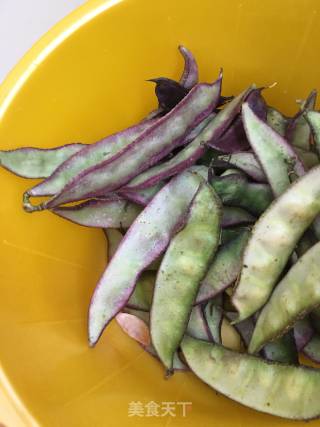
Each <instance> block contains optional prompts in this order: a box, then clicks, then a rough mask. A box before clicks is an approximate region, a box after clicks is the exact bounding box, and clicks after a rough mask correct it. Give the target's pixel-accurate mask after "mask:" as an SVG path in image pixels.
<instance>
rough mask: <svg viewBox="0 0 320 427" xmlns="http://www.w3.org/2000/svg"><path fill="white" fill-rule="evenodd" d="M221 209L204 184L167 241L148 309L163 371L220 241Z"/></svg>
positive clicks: (169, 362) (176, 344) (176, 345)
mask: <svg viewBox="0 0 320 427" xmlns="http://www.w3.org/2000/svg"><path fill="white" fill-rule="evenodd" d="M220 216H221V207H220V201H219V198H218V196H217V195H216V194H215V192H214V190H213V189H212V188H211V187H210V186H209V185H207V184H203V185H202V186H201V188H200V190H199V192H198V194H197V195H196V197H195V199H194V201H193V203H192V205H191V209H190V212H189V215H188V219H187V222H186V225H185V227H184V228H183V230H181V231H180V232H179V233H178V234H176V236H175V237H174V238H173V239H172V240H171V242H170V245H169V247H168V249H167V251H166V253H165V255H164V257H163V260H162V263H161V266H160V269H159V271H158V275H157V280H156V286H155V291H154V296H153V301H152V308H151V336H152V343H153V345H154V347H155V349H156V351H157V353H158V355H159V357H160V359H161V360H162V362H163V364H164V365H165V367H166V368H167V369H168V370H169V371H170V370H171V369H172V357H173V354H174V353H175V351H176V350H177V348H178V346H179V343H180V341H181V339H182V337H183V335H184V333H185V330H186V326H187V323H188V318H189V316H190V313H191V310H192V304H193V301H194V299H195V297H196V294H197V291H198V287H199V285H200V281H201V279H202V278H203V276H204V275H205V273H206V269H207V267H208V264H209V262H210V260H211V258H212V257H213V255H214V253H215V251H216V249H217V246H218V244H219V237H220Z"/></svg>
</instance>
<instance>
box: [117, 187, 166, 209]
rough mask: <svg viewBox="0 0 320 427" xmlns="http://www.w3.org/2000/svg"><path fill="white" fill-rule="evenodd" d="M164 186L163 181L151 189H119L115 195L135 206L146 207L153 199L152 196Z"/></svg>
mask: <svg viewBox="0 0 320 427" xmlns="http://www.w3.org/2000/svg"><path fill="white" fill-rule="evenodd" d="M163 186H164V181H160V182H158V183H157V184H155V185H152V186H151V187H148V188H144V189H142V190H132V191H131V190H125V189H123V188H120V190H119V191H118V192H117V194H118V195H119V196H120V197H123V198H124V199H126V200H129V201H130V202H133V203H135V204H137V205H141V206H146V205H147V204H148V203H150V201H151V200H152V199H153V198H154V196H155V195H156V194H157V193H158V192H159V191H160V190H161V188H162V187H163Z"/></svg>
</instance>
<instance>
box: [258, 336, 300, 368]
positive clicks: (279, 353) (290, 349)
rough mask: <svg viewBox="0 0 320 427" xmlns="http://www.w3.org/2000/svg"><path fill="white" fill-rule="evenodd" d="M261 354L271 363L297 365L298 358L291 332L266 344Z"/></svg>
mask: <svg viewBox="0 0 320 427" xmlns="http://www.w3.org/2000/svg"><path fill="white" fill-rule="evenodd" d="M261 354H262V355H263V357H264V358H265V359H267V360H270V361H272V362H279V363H286V364H289V365H298V364H299V357H298V352H297V347H296V343H295V339H294V336H293V333H292V331H289V332H288V333H286V334H285V335H283V336H282V337H281V338H278V339H276V340H274V341H272V342H268V343H267V344H266V345H265V346H264V347H263V348H262V350H261Z"/></svg>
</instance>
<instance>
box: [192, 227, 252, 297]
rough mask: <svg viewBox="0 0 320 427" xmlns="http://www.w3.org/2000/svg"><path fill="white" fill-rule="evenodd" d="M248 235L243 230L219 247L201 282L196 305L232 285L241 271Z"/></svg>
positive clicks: (247, 232)
mask: <svg viewBox="0 0 320 427" xmlns="http://www.w3.org/2000/svg"><path fill="white" fill-rule="evenodd" d="M249 235H250V233H249V231H246V230H243V231H241V232H240V234H239V235H238V236H237V237H236V238H234V239H232V240H231V241H230V242H228V243H226V244H224V245H222V246H220V247H219V249H218V251H217V253H216V255H215V257H214V258H213V260H212V263H211V265H210V267H209V269H208V271H207V273H206V275H205V277H204V278H203V279H202V281H201V285H200V288H199V291H198V294H197V297H196V301H195V303H196V304H199V303H201V302H204V301H207V300H209V299H211V298H213V297H215V296H216V295H219V294H220V293H222V292H223V291H224V290H225V289H226V288H228V287H229V286H231V285H232V284H233V283H234V281H235V280H236V279H237V277H238V275H239V273H240V271H241V264H242V263H241V259H242V255H243V251H244V248H245V246H246V244H247V242H248V239H249Z"/></svg>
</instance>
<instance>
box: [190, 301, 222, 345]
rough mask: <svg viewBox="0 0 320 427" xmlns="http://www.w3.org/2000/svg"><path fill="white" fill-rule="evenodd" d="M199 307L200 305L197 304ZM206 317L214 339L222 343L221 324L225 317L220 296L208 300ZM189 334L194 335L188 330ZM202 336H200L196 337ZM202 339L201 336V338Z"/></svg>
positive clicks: (205, 309)
mask: <svg viewBox="0 0 320 427" xmlns="http://www.w3.org/2000/svg"><path fill="white" fill-rule="evenodd" d="M197 307H199V306H197ZM204 315H205V319H206V322H207V325H208V328H209V331H210V335H211V337H212V340H213V341H214V342H215V343H217V344H221V342H222V341H221V326H222V319H223V310H222V298H221V297H220V296H218V297H216V298H214V299H212V300H210V301H208V303H207V304H206V306H205V308H204ZM187 333H188V335H191V336H193V335H192V334H190V333H189V331H187ZM194 338H200V337H194ZM200 339H201V338H200Z"/></svg>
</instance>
